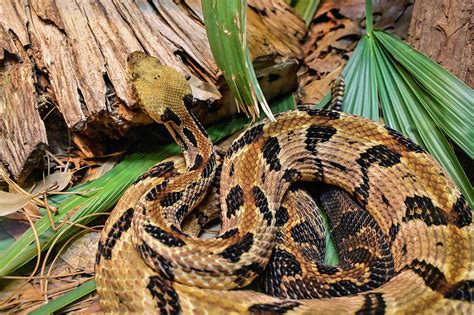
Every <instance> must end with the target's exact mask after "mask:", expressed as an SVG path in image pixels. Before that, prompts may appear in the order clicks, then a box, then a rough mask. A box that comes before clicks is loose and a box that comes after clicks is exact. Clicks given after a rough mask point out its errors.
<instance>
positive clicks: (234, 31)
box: [202, 0, 274, 119]
mask: <svg viewBox="0 0 474 315" xmlns="http://www.w3.org/2000/svg"><path fill="white" fill-rule="evenodd" d="M202 9H203V14H204V21H205V23H206V32H207V37H208V40H209V46H210V47H211V51H212V54H213V56H214V59H215V60H216V63H217V65H218V66H219V68H221V69H222V72H223V74H224V78H225V79H226V82H227V84H228V85H229V88H230V90H231V91H232V94H233V95H234V98H235V100H236V102H237V106H238V107H239V108H240V109H242V110H243V111H244V112H246V113H247V114H248V115H250V116H252V117H253V118H255V117H258V116H259V107H258V104H260V106H261V107H262V109H263V111H264V112H265V114H266V116H267V117H269V118H270V119H274V118H273V114H272V112H271V110H270V108H269V107H268V104H267V101H266V100H265V96H264V95H263V92H262V90H261V89H260V85H259V83H258V81H257V76H256V74H255V71H254V69H253V65H252V60H251V57H250V53H249V50H248V46H247V37H246V24H247V1H246V0H241V1H216V0H203V1H202Z"/></svg>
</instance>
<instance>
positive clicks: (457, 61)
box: [408, 0, 474, 88]
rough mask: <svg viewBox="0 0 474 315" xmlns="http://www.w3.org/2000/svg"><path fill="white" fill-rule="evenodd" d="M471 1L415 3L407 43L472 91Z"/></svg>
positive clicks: (472, 23) (473, 6) (453, 0)
mask: <svg viewBox="0 0 474 315" xmlns="http://www.w3.org/2000/svg"><path fill="white" fill-rule="evenodd" d="M473 8H474V3H473V1H472V0H435V1H415V7H414V9H413V16H412V20H411V23H410V29H409V37H408V42H409V43H410V44H411V45H412V46H413V47H414V48H416V49H417V50H419V51H421V52H423V53H424V54H426V55H428V56H429V57H430V58H432V59H434V60H436V61H437V62H438V63H439V64H441V66H443V67H444V68H445V69H447V70H448V71H450V72H451V73H452V74H454V75H455V76H457V77H458V78H459V79H461V80H463V81H464V82H466V84H467V85H469V86H470V87H471V88H474V73H473V72H474V71H473V57H472V56H473V47H472V39H473V25H474V17H473V15H472V10H473Z"/></svg>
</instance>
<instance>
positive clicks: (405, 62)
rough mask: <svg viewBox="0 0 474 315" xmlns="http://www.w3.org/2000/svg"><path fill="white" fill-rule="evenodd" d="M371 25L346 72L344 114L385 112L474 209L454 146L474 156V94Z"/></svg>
mask: <svg viewBox="0 0 474 315" xmlns="http://www.w3.org/2000/svg"><path fill="white" fill-rule="evenodd" d="M367 4H368V5H367V9H368V12H367V16H368V17H369V16H371V10H372V7H371V3H370V1H367ZM367 20H368V21H367V35H365V36H364V37H362V39H361V40H360V42H359V43H358V45H357V47H356V49H355V51H354V53H353V55H352V57H351V59H350V60H349V62H348V64H347V66H346V67H345V69H344V70H343V74H344V76H345V80H346V94H345V98H344V110H345V111H347V112H350V113H353V114H356V115H360V116H364V117H367V118H370V119H372V120H375V121H377V120H379V119H380V113H381V114H382V116H383V119H384V122H385V124H386V125H388V126H390V127H391V128H393V129H396V130H398V131H400V132H401V133H403V134H404V135H405V136H407V137H409V138H411V139H412V140H413V141H415V142H417V143H418V144H419V145H421V146H422V147H423V148H425V149H426V150H428V152H430V153H431V154H432V155H433V156H434V158H435V159H436V160H438V162H439V163H440V164H441V165H442V166H443V167H444V168H445V169H446V171H447V172H448V173H449V174H450V176H451V177H452V178H453V179H454V181H455V182H456V184H457V185H458V186H459V188H460V189H461V191H462V193H463V194H464V195H465V197H466V199H467V200H468V202H469V205H470V206H471V207H473V206H474V190H473V187H472V185H471V183H470V182H469V180H468V178H467V176H466V173H465V172H464V170H463V168H462V167H461V165H460V163H459V161H458V159H457V157H456V155H455V153H454V151H453V148H452V146H451V145H450V143H449V139H451V140H452V141H454V142H455V143H456V144H457V145H458V146H459V147H460V148H461V149H462V150H464V151H465V152H466V153H467V154H468V155H469V156H470V157H471V158H473V157H474V141H472V139H474V119H473V109H474V106H473V101H474V94H473V91H472V89H470V88H469V87H468V86H467V85H466V84H464V83H463V82H462V81H461V80H459V79H457V78H456V77H455V76H453V75H452V74H451V73H449V72H448V71H446V70H445V69H443V68H442V67H441V66H439V65H438V64H436V63H435V62H434V61H432V60H431V59H429V58H428V57H426V56H424V55H423V54H421V53H420V52H418V51H416V50H415V49H413V48H412V47H410V46H409V45H408V44H406V43H404V42H403V41H402V40H400V39H398V38H396V37H395V36H393V35H390V34H388V33H386V32H384V31H379V30H372V26H371V22H370V21H369V20H370V19H367Z"/></svg>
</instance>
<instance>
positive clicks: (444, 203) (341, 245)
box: [96, 53, 474, 314]
mask: <svg viewBox="0 0 474 315" xmlns="http://www.w3.org/2000/svg"><path fill="white" fill-rule="evenodd" d="M129 74H130V78H129V80H130V81H131V85H132V88H133V90H134V93H135V96H136V98H137V100H138V102H139V103H140V104H141V106H142V107H143V108H144V109H145V110H146V111H147V112H148V113H149V114H150V116H151V117H152V118H153V119H155V120H156V121H157V122H160V123H163V124H164V125H165V126H166V128H167V129H168V130H169V132H170V133H171V135H172V136H173V137H174V139H175V140H176V141H177V143H178V144H179V145H180V147H181V149H182V151H183V154H184V162H183V161H182V160H168V161H164V162H162V163H159V164H158V165H156V166H155V167H153V168H152V169H150V170H149V171H148V172H147V173H145V174H144V175H143V176H141V177H140V178H139V179H138V180H137V181H136V182H135V184H134V185H133V186H132V187H131V188H130V189H129V190H128V191H127V192H126V193H125V195H124V196H123V197H122V199H121V200H120V201H119V203H118V204H117V206H116V208H115V209H114V211H113V212H112V213H111V215H110V217H109V219H108V221H107V223H106V226H105V228H104V230H103V233H102V236H101V239H100V243H99V250H98V254H97V263H96V281H97V291H98V293H99V295H100V300H101V304H102V306H103V308H104V310H105V311H107V312H125V311H129V312H156V311H159V312H160V313H162V314H177V313H180V312H182V313H197V314H201V313H203V314H204V313H217V314H222V313H224V312H227V313H255V314H264V313H265V314H275V313H277V314H282V313H308V314H310V313H318V314H325V313H328V314H329V313H336V314H339V313H348V314H350V313H357V314H366V313H367V314H370V313H378V314H383V313H387V314H388V313H423V312H424V313H433V312H453V313H454V312H455V313H460V312H469V311H470V310H472V302H473V301H472V299H473V297H472V284H473V279H474V275H473V270H474V269H473V268H472V265H473V261H472V244H473V239H472V237H473V236H472V215H471V210H470V208H469V207H468V205H467V203H466V201H465V199H464V198H463V197H462V196H461V194H460V192H459V190H458V189H457V188H456V186H455V184H454V183H453V181H452V180H451V179H450V178H449V176H448V175H446V173H445V172H444V170H443V169H442V168H441V167H440V166H439V165H438V163H436V162H435V161H434V160H433V159H432V158H431V157H430V156H429V155H428V154H427V153H425V152H424V151H423V150H422V149H421V148H420V147H419V146H418V145H416V144H414V143H413V142H411V141H410V140H408V139H406V138H404V137H403V136H401V135H400V134H399V133H397V132H395V131H393V130H391V129H389V128H386V127H384V126H381V125H379V124H376V123H374V122H371V121H369V120H366V119H363V118H360V117H356V116H352V115H348V114H344V113H339V112H334V111H318V110H300V111H290V112H286V113H283V114H281V115H278V116H277V118H276V121H275V122H272V121H268V120H265V121H263V122H260V123H257V124H255V125H253V126H252V127H251V128H249V129H248V130H247V131H245V132H244V133H243V134H242V135H241V136H240V137H239V138H238V139H237V140H235V141H234V142H233V144H232V145H231V146H230V148H229V149H228V150H227V152H226V154H225V156H224V157H223V158H222V160H223V161H222V163H221V162H220V160H221V157H220V156H219V155H217V154H216V152H215V150H214V149H213V145H212V143H211V141H210V140H209V137H208V136H207V133H206V131H205V130H204V129H203V128H202V127H201V125H200V124H199V122H197V121H196V120H195V119H194V117H193V116H191V115H190V114H189V113H188V112H187V110H186V108H185V106H184V105H185V104H186V103H187V102H189V101H191V100H192V96H191V90H190V87H189V85H188V84H187V82H186V80H185V79H184V77H182V76H181V75H180V74H179V73H178V72H176V71H175V70H173V69H171V68H168V67H166V66H161V65H159V63H158V61H157V60H156V59H155V58H152V57H148V56H146V55H145V54H143V53H133V54H132V55H131V56H130V57H129ZM216 173H220V178H221V179H220V193H219V199H218V200H215V199H213V198H212V197H209V196H208V197H206V192H207V190H213V191H214V192H215V191H216V189H215V188H214V187H213V185H214V184H215V182H214V177H215V176H216ZM297 181H306V182H307V181H318V182H323V183H326V184H329V185H334V186H337V187H339V188H342V189H343V190H344V191H346V192H347V193H348V194H349V195H350V196H352V198H354V199H355V200H356V201H357V202H355V201H353V200H352V199H349V198H347V195H346V194H344V193H341V192H340V191H339V190H338V191H335V192H334V191H331V190H330V189H329V191H326V192H323V193H322V196H321V201H322V202H323V203H324V202H325V203H326V204H327V205H328V209H329V210H327V212H328V216H329V221H330V225H331V228H332V232H333V237H334V238H335V241H336V243H337V244H338V245H337V247H338V251H339V253H340V256H341V261H340V263H339V265H338V266H335V267H333V266H326V265H324V264H323V263H321V257H322V256H323V255H324V253H322V252H319V253H318V251H317V248H320V247H321V244H322V240H321V237H320V235H321V231H320V227H319V224H318V223H319V221H320V218H319V217H317V216H314V213H313V212H314V211H313V204H312V202H313V201H312V199H310V198H309V196H308V194H307V193H305V192H304V191H302V190H299V189H293V188H290V185H291V184H293V183H295V182H297ZM211 194H212V193H211ZM338 194H342V195H340V196H337V195H338ZM334 195H336V197H337V198H334V197H333V196H334ZM203 199H206V200H204V202H203V204H204V206H201V208H200V209H198V210H195V211H194V212H192V210H193V209H194V208H196V206H197V205H198V204H199V203H200V202H201V201H203ZM219 203H220V207H221V209H217V210H216V209H215V204H219ZM341 205H342V207H339V206H341ZM331 209H339V210H331ZM219 213H220V219H221V224H222V225H221V231H220V234H219V236H218V237H217V238H215V239H207V240H205V239H200V238H197V237H196V234H197V233H198V232H199V227H196V226H197V225H200V226H202V225H203V224H206V223H207V222H209V221H210V220H212V219H213V218H215V217H216V215H219ZM305 214H310V215H312V217H306V216H305ZM262 273H263V279H264V284H263V288H264V289H265V291H266V292H267V293H268V294H271V295H267V294H264V293H259V292H254V291H250V290H232V289H237V288H242V287H244V286H246V285H248V284H249V283H250V282H252V280H253V279H254V278H256V277H257V276H259V275H260V274H262Z"/></svg>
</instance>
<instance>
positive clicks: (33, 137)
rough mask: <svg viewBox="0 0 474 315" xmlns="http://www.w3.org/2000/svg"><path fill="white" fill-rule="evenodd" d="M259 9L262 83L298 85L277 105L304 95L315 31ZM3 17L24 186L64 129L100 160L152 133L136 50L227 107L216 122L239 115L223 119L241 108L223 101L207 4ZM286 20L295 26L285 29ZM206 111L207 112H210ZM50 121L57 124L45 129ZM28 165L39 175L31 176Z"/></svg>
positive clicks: (254, 25) (3, 10)
mask: <svg viewBox="0 0 474 315" xmlns="http://www.w3.org/2000/svg"><path fill="white" fill-rule="evenodd" d="M249 2H250V4H251V5H253V7H251V8H253V9H252V10H249V16H248V24H249V26H248V29H249V47H250V50H251V53H252V56H253V59H254V60H255V61H256V62H257V63H258V62H259V60H260V61H261V65H262V66H261V67H260V68H259V69H260V70H259V71H261V73H263V74H260V76H265V75H267V76H268V75H269V73H279V74H281V75H285V76H286V75H290V77H289V79H288V78H286V80H282V79H281V78H280V79H279V80H280V81H281V83H280V87H279V88H278V89H273V91H266V92H267V95H269V96H270V97H275V96H276V95H278V94H281V93H284V92H287V91H289V90H290V89H292V88H294V87H295V86H296V69H297V67H296V65H297V63H296V61H295V58H302V51H301V50H300V49H299V48H294V47H295V44H296V43H298V41H299V40H301V38H302V36H303V34H304V33H305V31H306V29H305V26H304V23H303V22H302V21H301V20H300V19H299V18H297V17H296V16H295V15H294V13H293V12H292V11H291V9H289V7H288V6H287V5H286V4H284V3H283V1H279V0H278V1H271V2H268V4H267V3H265V2H262V1H257V0H254V1H249ZM262 12H271V14H268V13H262ZM0 15H1V16H2V19H1V20H0V77H1V78H2V81H1V89H2V95H1V100H2V102H1V103H0V113H1V115H2V117H1V118H2V120H1V121H0V128H1V130H2V135H1V136H2V139H1V146H2V159H1V163H2V164H3V167H4V168H5V169H6V170H7V172H8V173H9V174H10V175H12V177H13V178H14V179H15V180H19V179H24V178H25V177H26V176H27V175H28V174H29V172H30V171H31V168H32V167H34V166H35V165H36V163H35V162H37V161H38V160H37V159H34V158H33V159H32V156H33V153H34V152H35V154H39V155H41V154H42V150H43V149H44V148H46V147H47V144H48V139H47V137H46V131H47V130H50V129H51V128H53V127H54V128H56V129H57V125H61V126H65V127H64V128H65V129H64V130H63V133H64V134H67V129H69V130H70V131H71V137H72V140H73V142H74V143H75V144H76V145H77V146H78V147H80V148H81V150H82V151H83V153H84V154H85V155H86V156H94V155H98V154H103V153H104V148H103V146H104V143H105V142H106V141H107V140H108V139H117V138H120V137H122V136H123V135H125V134H127V132H128V131H129V130H130V128H131V127H133V126H137V125H142V124H147V123H151V120H150V119H149V118H148V117H147V116H146V115H144V114H143V113H142V112H141V111H140V110H139V109H138V108H137V106H136V105H135V104H134V103H133V100H132V99H131V97H130V92H129V91H128V90H127V88H126V87H127V85H126V81H125V80H126V78H125V64H126V58H127V56H128V54H129V53H130V52H132V51H135V50H141V51H145V52H147V53H148V54H150V55H154V56H157V57H158V58H159V59H160V61H161V62H163V63H165V64H167V65H170V66H172V67H174V68H177V69H178V70H179V71H180V72H181V73H182V74H183V75H185V76H186V77H188V78H190V81H191V84H192V88H193V94H194V96H195V98H196V99H197V101H198V102H197V105H200V104H201V105H202V104H203V103H204V104H209V103H210V102H212V101H215V100H219V102H217V103H216V104H217V105H216V106H217V107H218V108H219V111H218V115H208V116H213V118H214V120H216V119H220V118H221V117H222V116H226V115H229V114H230V113H232V112H234V110H233V108H232V109H230V110H223V109H221V107H227V106H229V107H233V99H232V96H231V95H230V94H229V93H225V92H224V94H225V95H224V97H222V94H221V93H220V92H219V89H220V88H221V87H222V86H224V85H225V82H224V80H223V77H222V74H221V73H220V71H219V69H218V67H217V66H216V64H215V63H214V60H213V58H212V54H211V51H210V48H209V46H208V42H207V37H206V32H205V28H204V24H203V19H202V13H201V12H200V1H196V0H188V1H180V2H178V3H176V1H171V0H153V1H145V0H137V1H133V2H132V1H130V2H129V1H125V2H123V1H114V0H102V1H56V0H31V1H27V2H22V1H20V0H15V1H7V0H0ZM280 19H285V20H287V21H288V23H287V24H285V26H283V25H280V26H279V28H278V29H275V28H274V27H277V26H278V25H279V24H281V23H279V20H280ZM272 20H274V22H270V21H272ZM286 27H288V29H289V30H291V32H288V31H285V29H286ZM11 79H14V81H15V82H14V83H12V84H13V85H11V86H8V82H10V81H11ZM9 80H10V81H9ZM277 83H278V82H277ZM13 90H15V91H18V92H17V93H16V94H15V93H10V91H13ZM224 90H225V89H224ZM24 107H25V108H26V107H28V112H25V109H24ZM198 107H200V108H201V107H202V106H198ZM203 108H204V109H201V110H199V112H206V110H207V109H206V108H208V106H204V107H203ZM6 112H8V113H6ZM14 112H15V113H16V114H15V115H16V116H15V115H13V113H14ZM50 112H54V117H55V118H54V119H51V116H49V119H45V120H44V121H43V120H42V118H43V119H44V118H45V117H47V116H48V115H49V114H48V113H50ZM19 113H24V114H22V115H20V116H18V114H19ZM26 115H29V116H28V117H26ZM200 116H201V117H202V116H205V114H201V115H200ZM15 119H16V120H15ZM59 120H61V122H59ZM18 121H21V122H23V123H24V124H27V125H28V128H25V127H22V126H21V124H19V123H18ZM52 125H54V126H52ZM30 129H31V130H30ZM50 141H51V139H50ZM7 147H8V149H5V148H7ZM13 148H14V149H13ZM30 162H32V163H30ZM26 164H31V166H29V167H27V168H26V169H25V165H26Z"/></svg>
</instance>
